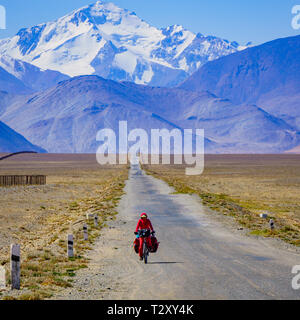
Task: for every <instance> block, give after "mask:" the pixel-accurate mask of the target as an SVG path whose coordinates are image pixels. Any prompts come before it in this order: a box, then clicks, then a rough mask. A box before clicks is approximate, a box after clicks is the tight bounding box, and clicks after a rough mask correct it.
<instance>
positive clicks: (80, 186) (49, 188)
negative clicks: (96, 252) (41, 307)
mask: <svg viewBox="0 0 300 320" xmlns="http://www.w3.org/2000/svg"><path fill="white" fill-rule="evenodd" d="M24 173H25V174H46V175H47V185H45V186H26V187H10V188H0V264H2V265H5V267H6V269H7V270H8V268H9V265H8V262H9V261H8V258H9V246H10V244H11V243H20V244H21V249H22V252H21V255H22V256H21V270H22V271H21V286H22V290H21V291H20V292H8V293H7V292H6V293H5V292H4V293H2V298H3V299H6V300H7V299H14V298H18V299H23V300H39V299H44V298H48V297H50V296H51V295H52V293H53V292H54V291H57V290H59V289H60V288H66V287H69V286H72V281H73V280H72V278H73V277H74V275H75V272H76V270H78V269H81V268H85V267H87V264H88V260H87V259H86V258H85V257H84V253H85V251H86V250H88V249H90V248H91V245H92V244H93V242H94V240H95V239H96V238H97V237H98V236H99V234H100V230H101V228H102V227H103V226H104V225H105V222H106V221H108V220H110V219H114V218H115V214H116V211H115V208H116V205H117V204H118V201H119V199H120V197H121V195H122V193H123V187H124V182H125V180H126V179H127V177H128V168H127V167H126V166H105V167H103V166H102V167H101V166H99V165H98V164H97V163H96V160H95V156H93V155H23V156H18V157H17V158H11V159H8V160H6V161H3V162H0V174H24ZM87 213H92V214H97V215H98V217H99V226H98V227H95V226H94V222H93V220H91V221H88V225H89V240H88V241H84V240H83V232H82V227H83V224H84V223H85V222H86V214H87ZM68 234H73V235H74V237H75V257H74V259H67V258H66V248H67V235H68ZM7 275H8V273H7ZM8 282H9V277H8Z"/></svg>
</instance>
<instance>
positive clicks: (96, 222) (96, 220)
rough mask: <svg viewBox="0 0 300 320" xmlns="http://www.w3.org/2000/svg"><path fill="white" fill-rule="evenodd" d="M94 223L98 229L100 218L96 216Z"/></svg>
mask: <svg viewBox="0 0 300 320" xmlns="http://www.w3.org/2000/svg"><path fill="white" fill-rule="evenodd" d="M94 222H95V227H98V225H99V223H98V216H97V215H95V217H94Z"/></svg>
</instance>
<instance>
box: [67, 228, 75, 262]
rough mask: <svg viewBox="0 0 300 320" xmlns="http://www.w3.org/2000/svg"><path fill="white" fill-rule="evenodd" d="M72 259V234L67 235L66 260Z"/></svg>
mask: <svg viewBox="0 0 300 320" xmlns="http://www.w3.org/2000/svg"><path fill="white" fill-rule="evenodd" d="M73 257H74V238H73V235H72V234H69V235H68V258H73Z"/></svg>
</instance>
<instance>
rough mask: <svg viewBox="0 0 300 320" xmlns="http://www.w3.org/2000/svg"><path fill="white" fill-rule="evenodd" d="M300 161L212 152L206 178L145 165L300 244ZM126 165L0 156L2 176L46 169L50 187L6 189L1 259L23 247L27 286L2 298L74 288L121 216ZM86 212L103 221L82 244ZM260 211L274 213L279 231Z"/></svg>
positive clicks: (226, 211)
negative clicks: (70, 249)
mask: <svg viewBox="0 0 300 320" xmlns="http://www.w3.org/2000/svg"><path fill="white" fill-rule="evenodd" d="M299 160H300V156H299V155H207V156H206V159H205V170H204V173H203V175H201V176H186V175H185V174H184V173H185V170H184V169H185V167H184V166H178V165H168V166H166V165H158V166H154V165H153V166H152V165H143V169H144V170H145V171H146V172H147V173H148V174H150V175H153V176H155V177H156V178H159V179H162V180H164V181H166V182H167V183H168V184H169V185H170V186H172V187H173V188H174V189H175V190H176V192H177V193H189V194H191V193H192V194H196V195H198V196H199V197H200V198H201V199H202V202H203V204H204V205H205V206H207V207H210V208H211V209H213V210H214V211H215V212H218V213H219V215H220V217H221V221H223V220H224V222H226V219H231V220H233V222H234V224H236V227H237V228H243V229H244V230H245V231H246V233H247V234H249V235H251V236H253V237H261V236H262V237H272V238H279V239H280V240H283V241H284V242H283V243H286V244H287V245H288V246H293V247H295V248H296V246H300V200H299V199H300V161H299ZM128 169H129V167H128V166H105V167H103V166H99V165H98V164H97V162H96V159H95V155H51V154H48V155H22V156H17V157H15V158H10V159H7V160H5V161H2V162H0V175H4V174H16V175H17V174H45V175H47V184H46V185H45V186H19V187H9V188H5V187H0V264H2V265H4V266H5V268H6V270H7V271H8V269H9V259H8V258H9V246H10V244H11V243H15V242H17V243H20V244H21V246H22V283H21V285H22V290H21V291H20V292H15V291H14V292H10V291H5V292H2V295H1V296H0V298H2V299H15V298H18V299H47V298H51V297H54V298H55V296H57V295H59V292H60V291H61V290H63V289H64V290H63V291H65V290H68V288H70V290H73V291H74V290H75V291H76V281H77V280H76V272H79V273H80V271H78V270H79V269H82V271H83V269H85V268H88V267H89V261H90V260H89V258H88V256H89V255H86V254H85V253H86V252H87V251H89V250H91V249H93V243H94V241H97V239H98V238H99V235H100V234H101V233H102V231H101V229H102V228H105V227H106V222H107V223H108V221H114V219H115V217H116V208H117V205H118V203H119V200H120V198H121V197H122V194H123V193H124V186H125V181H126V179H127V177H128ZM157 210H158V211H159V208H157ZM207 212H208V214H209V212H210V211H209V210H208V211H207ZM87 213H96V214H97V215H98V216H99V218H100V226H99V227H98V228H96V227H94V226H93V222H92V221H91V222H90V223H89V234H90V237H89V241H88V242H84V241H83V234H82V225H83V223H84V222H85V221H86V214H87ZM261 213H267V214H268V217H269V218H272V219H274V221H275V225H276V229H275V230H274V231H273V232H271V231H270V229H269V226H268V220H266V219H262V218H260V216H259V215H260V214H261ZM133 214H135V213H133ZM124 217H125V216H124ZM124 217H123V218H124ZM124 223H125V222H124ZM131 224H134V221H132V223H131ZM131 224H130V226H131ZM122 230H123V229H122ZM124 230H125V229H124ZM126 232H127V233H128V232H129V231H128V230H127V229H126ZM70 233H73V234H74V235H75V239H76V240H75V251H76V256H75V258H74V259H71V260H69V259H67V258H66V246H67V243H66V242H67V241H66V240H67V235H68V234H70ZM127 233H126V235H124V237H125V238H126V239H127V238H128V243H129V242H130V243H131V240H130V239H131V238H132V234H130V235H129V234H128V236H127ZM129 238H130V239H129ZM104 241H105V240H104ZM106 243H108V244H109V243H110V241H106ZM112 245H113V244H112ZM128 250H129V249H128ZM131 251H132V250H131ZM97 258H99V257H97ZM101 259H102V258H101ZM122 261H123V260H122ZM117 269H118V268H117ZM97 272H99V271H98V270H97ZM116 272H120V270H119V269H118V270H117V271H116ZM7 275H8V281H9V273H8V272H7ZM74 279H75V283H74V285H75V286H74V288H73V289H72V286H73V282H74ZM108 280H109V279H108ZM108 280H107V281H108ZM107 281H106V282H107ZM0 294H1V293H0Z"/></svg>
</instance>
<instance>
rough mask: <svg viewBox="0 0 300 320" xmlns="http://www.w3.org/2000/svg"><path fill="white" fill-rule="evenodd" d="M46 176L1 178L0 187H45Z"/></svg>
mask: <svg viewBox="0 0 300 320" xmlns="http://www.w3.org/2000/svg"><path fill="white" fill-rule="evenodd" d="M44 184H46V176H41V175H30V176H27V175H26V176H25V175H24V176H23V175H22V176H0V186H5V187H6V186H26V185H44Z"/></svg>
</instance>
